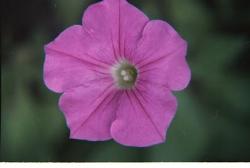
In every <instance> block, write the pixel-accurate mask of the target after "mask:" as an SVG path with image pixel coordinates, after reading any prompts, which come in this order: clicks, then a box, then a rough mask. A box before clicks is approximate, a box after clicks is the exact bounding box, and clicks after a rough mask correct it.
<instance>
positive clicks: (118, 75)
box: [111, 60, 137, 89]
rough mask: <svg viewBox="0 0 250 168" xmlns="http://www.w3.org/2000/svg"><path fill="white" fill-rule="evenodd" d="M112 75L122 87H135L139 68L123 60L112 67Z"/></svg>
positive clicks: (119, 86)
mask: <svg viewBox="0 0 250 168" xmlns="http://www.w3.org/2000/svg"><path fill="white" fill-rule="evenodd" d="M111 72H112V76H113V78H114V80H115V82H116V84H117V86H118V88H120V89H129V88H132V87H134V85H135V82H136V79H137V69H136V68H135V66H134V65H132V64H130V63H129V62H128V61H126V60H121V61H119V62H118V63H117V64H115V65H114V66H112V68H111Z"/></svg>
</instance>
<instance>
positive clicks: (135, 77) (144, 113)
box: [44, 0, 191, 147]
mask: <svg viewBox="0 0 250 168" xmlns="http://www.w3.org/2000/svg"><path fill="white" fill-rule="evenodd" d="M186 49H187V43H186V41H185V40H183V39H182V38H181V36H180V35H179V34H178V33H177V32H176V31H175V30H174V29H173V27H171V26H170V25H169V24H168V23H166V22H164V21H161V20H149V18H148V17H147V16H145V15H144V14H143V13H142V12H141V11H140V10H138V9H137V8H135V7H134V6H132V5H131V4H129V3H128V2H127V1H126V0H103V1H101V2H99V3H96V4H93V5H91V6H90V7H88V9H87V10H86V11H85V13H84V15H83V19H82V25H74V26H71V27H69V28H67V29H66V30H65V31H63V32H62V33H61V34H60V35H59V36H58V37H57V38H56V39H55V40H54V41H52V42H51V43H49V44H48V45H46V46H45V53H46V58H45V63H44V81H45V84H46V85H47V87H48V88H49V89H51V90H52V91H54V92H58V93H63V94H62V95H61V97H60V100H59V106H60V109H61V110H62V111H63V113H64V115H65V118H66V122H67V125H68V127H69V129H70V138H72V139H80V140H89V141H104V140H110V139H114V140H115V141H117V142H118V143H120V144H123V145H127V146H138V147H143V146H150V145H154V144H158V143H162V142H164V141H165V139H166V132H167V128H168V127H169V125H170V123H171V121H172V119H173V117H174V116H175V112H176V108H177V101H176V98H175V97H174V96H173V94H172V93H171V91H178V90H182V89H184V88H185V87H186V86H187V85H188V83H189V81H190V76H191V75H190V69H189V67H188V65H187V62H186V59H185V55H186Z"/></svg>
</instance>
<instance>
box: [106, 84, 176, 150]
mask: <svg viewBox="0 0 250 168" xmlns="http://www.w3.org/2000/svg"><path fill="white" fill-rule="evenodd" d="M119 104H120V105H119V107H118V109H117V113H116V120H115V121H114V122H113V123H112V126H111V135H112V137H113V138H114V139H115V140H116V141H118V142H119V143H121V144H124V145H128V146H138V147H143V146H150V145H154V144H157V143H161V142H163V141H164V140H165V136H166V129H167V128H168V126H169V124H170V122H171V120H172V119H173V117H174V115H175V112H176V107H177V102H176V99H175V97H174V96H173V95H172V94H171V92H170V91H169V90H168V89H166V88H162V87H151V85H147V84H139V87H138V89H135V90H127V91H125V92H124V94H123V95H122V97H121V99H120V103H119Z"/></svg>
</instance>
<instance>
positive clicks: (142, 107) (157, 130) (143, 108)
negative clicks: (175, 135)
mask: <svg viewBox="0 0 250 168" xmlns="http://www.w3.org/2000/svg"><path fill="white" fill-rule="evenodd" d="M131 92H132V94H133V95H134V97H135V99H136V100H137V102H138V103H139V105H140V107H141V109H142V110H143V112H144V113H145V115H146V116H147V118H148V119H149V120H150V122H151V123H152V125H153V126H154V128H155V130H156V132H157V133H158V134H159V136H160V137H161V139H162V140H163V141H164V139H165V138H164V137H163V135H162V134H161V133H160V131H159V129H158V128H157V126H156V125H155V123H154V122H153V120H152V118H151V117H150V115H149V113H148V112H147V111H146V109H145V107H144V106H143V104H142V103H141V101H140V99H139V98H138V96H137V95H136V94H135V92H134V91H133V90H132V91H131Z"/></svg>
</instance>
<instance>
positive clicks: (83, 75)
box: [44, 25, 110, 92]
mask: <svg viewBox="0 0 250 168" xmlns="http://www.w3.org/2000/svg"><path fill="white" fill-rule="evenodd" d="M83 35H84V31H83V29H82V26H79V25H75V26H72V27H70V28H68V29H66V30H65V31H64V32H62V33H61V34H60V35H59V36H58V37H57V38H56V39H55V40H54V41H53V42H51V43H49V44H48V45H47V46H45V52H46V58H45V63H44V80H45V84H46V85H47V86H48V88H50V89H51V90H53V91H55V92H63V91H64V90H66V89H68V88H72V87H76V86H79V85H82V84H84V83H87V82H90V81H92V80H95V79H102V78H104V77H108V76H110V75H107V74H108V71H109V65H107V64H105V63H102V61H98V60H96V59H95V58H93V57H91V56H90V55H88V54H86V53H85V49H86V47H88V46H87V45H84V43H85V42H84V40H83Z"/></svg>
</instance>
